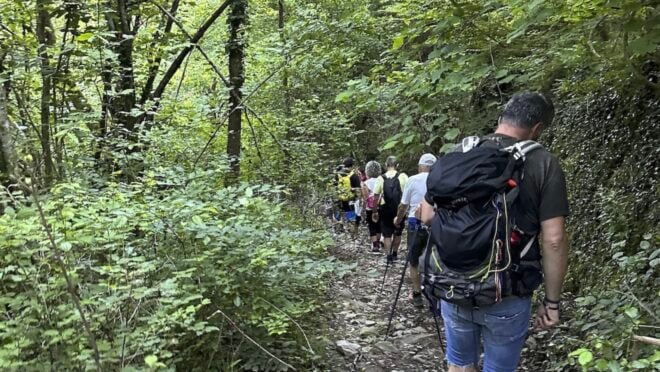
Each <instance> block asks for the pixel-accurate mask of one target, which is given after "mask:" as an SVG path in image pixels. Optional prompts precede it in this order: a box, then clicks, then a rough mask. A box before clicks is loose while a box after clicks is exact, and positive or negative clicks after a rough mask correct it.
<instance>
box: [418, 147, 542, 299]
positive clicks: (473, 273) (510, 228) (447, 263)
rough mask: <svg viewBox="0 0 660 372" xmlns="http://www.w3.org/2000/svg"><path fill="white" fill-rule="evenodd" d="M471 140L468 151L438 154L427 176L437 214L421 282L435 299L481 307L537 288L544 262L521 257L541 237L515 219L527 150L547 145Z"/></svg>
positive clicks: (432, 226)
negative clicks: (505, 144) (522, 228)
mask: <svg viewBox="0 0 660 372" xmlns="http://www.w3.org/2000/svg"><path fill="white" fill-rule="evenodd" d="M468 142H471V144H472V145H471V146H468V148H466V147H465V145H464V148H463V152H453V153H449V154H447V155H445V156H444V157H442V158H440V159H439V160H438V161H437V162H436V163H435V165H434V166H433V168H432V169H431V171H430V173H429V176H428V179H427V201H429V202H431V201H432V202H433V203H432V204H433V205H434V206H435V210H436V213H435V217H434V218H433V222H432V224H431V238H430V239H429V245H428V246H427V249H426V252H425V253H424V268H423V272H424V273H423V282H424V283H423V284H424V291H425V293H426V295H427V296H429V297H430V298H432V299H434V300H440V299H442V300H445V301H448V302H452V303H456V304H458V305H461V306H473V307H479V306H485V305H490V304H494V303H497V302H499V301H500V300H501V299H502V298H503V297H504V296H507V295H510V294H515V295H528V294H531V293H532V292H533V291H534V289H536V287H537V286H538V285H539V284H540V282H541V280H542V278H541V274H540V270H539V269H540V265H539V264H538V262H536V263H534V262H529V263H527V262H525V264H524V265H523V264H522V263H521V260H520V255H521V252H522V251H525V252H526V251H527V250H529V247H530V245H531V244H532V243H533V241H535V237H534V236H528V235H527V234H525V233H523V232H522V231H520V230H518V229H517V228H516V225H515V221H514V219H513V216H514V215H515V211H516V208H517V207H518V204H517V201H518V195H519V193H520V188H519V187H518V185H520V183H521V181H522V179H523V176H524V164H525V155H527V154H528V153H530V152H531V151H534V150H536V149H539V148H542V147H541V145H539V144H538V143H536V142H534V141H523V142H518V143H516V144H514V145H513V146H509V147H506V148H504V147H502V146H500V145H499V144H498V143H495V142H494V141H492V140H488V139H485V140H479V141H475V140H474V138H471V140H470V141H468ZM465 143H466V142H465V141H464V144H465Z"/></svg>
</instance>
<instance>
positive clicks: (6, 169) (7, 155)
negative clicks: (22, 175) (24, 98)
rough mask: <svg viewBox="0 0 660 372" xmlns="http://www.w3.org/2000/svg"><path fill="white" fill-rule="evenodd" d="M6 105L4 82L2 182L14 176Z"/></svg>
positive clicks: (0, 87) (0, 103) (0, 99)
mask: <svg viewBox="0 0 660 372" xmlns="http://www.w3.org/2000/svg"><path fill="white" fill-rule="evenodd" d="M7 106H8V105H7V92H6V91H5V84H0V150H1V151H0V173H2V177H1V180H2V182H3V183H4V182H5V181H9V180H11V179H12V178H13V177H15V176H16V149H15V147H14V137H13V136H12V133H11V132H12V131H11V123H9V117H8V115H7Z"/></svg>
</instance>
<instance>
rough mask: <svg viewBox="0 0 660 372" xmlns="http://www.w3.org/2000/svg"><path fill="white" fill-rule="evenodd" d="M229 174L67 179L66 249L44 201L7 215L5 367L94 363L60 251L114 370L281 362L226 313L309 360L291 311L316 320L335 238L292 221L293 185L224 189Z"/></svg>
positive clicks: (0, 231)
mask: <svg viewBox="0 0 660 372" xmlns="http://www.w3.org/2000/svg"><path fill="white" fill-rule="evenodd" d="M222 174H223V173H219V172H218V171H208V172H203V173H197V174H196V175H195V176H194V178H193V177H192V175H191V174H185V173H182V172H180V171H176V170H165V169H158V168H155V170H154V171H153V172H150V174H149V175H148V176H146V177H145V179H144V180H143V182H141V183H139V184H138V183H135V184H118V183H115V184H108V185H106V186H105V187H104V188H103V189H100V190H95V189H94V188H91V187H90V186H89V185H83V184H79V183H62V184H59V185H57V186H56V187H55V188H54V189H53V190H52V194H51V195H49V196H48V199H47V200H46V201H45V202H44V208H45V211H46V213H47V215H48V216H49V223H50V225H51V228H52V231H53V236H54V239H55V242H56V244H57V250H55V251H53V250H52V249H50V248H49V242H48V239H47V237H46V234H45V233H44V230H43V227H42V226H41V225H40V222H39V219H38V216H37V213H36V211H35V208H34V205H31V204H30V203H28V202H27V201H21V200H17V201H18V204H17V205H16V206H15V207H13V208H9V209H7V210H6V212H7V213H5V214H4V215H3V216H2V217H0V236H2V239H3V244H2V246H3V249H2V258H1V260H0V263H1V265H0V266H1V267H2V271H1V272H0V286H2V288H3V293H4V295H3V296H2V298H0V301H2V306H3V308H4V309H5V311H4V316H3V322H2V327H1V329H0V334H1V335H0V338H1V339H2V340H3V344H2V347H1V348H0V368H2V369H50V368H57V369H65V370H69V369H84V368H86V367H91V366H93V364H92V355H91V350H90V348H89V345H88V340H87V336H86V334H85V333H84V332H82V331H81V329H82V327H81V319H80V317H79V316H78V314H77V313H76V311H75V308H74V307H73V306H72V304H71V302H70V299H69V297H68V295H67V292H66V286H65V284H64V282H63V278H62V272H60V270H59V269H58V268H57V266H56V265H54V260H55V258H54V255H58V256H59V257H61V258H62V260H63V261H64V262H65V263H66V267H67V271H68V273H69V275H70V276H71V277H72V278H74V280H75V285H76V290H77V293H78V295H79V296H80V298H81V301H82V303H83V305H84V309H85V312H86V313H87V319H88V320H89V322H90V325H91V328H92V330H93V333H94V334H95V336H96V342H97V344H98V348H99V351H100V352H101V357H102V363H103V365H105V366H106V367H107V368H110V369H119V368H120V367H125V366H129V365H130V366H132V367H133V368H134V369H135V368H137V369H141V368H142V367H141V366H146V367H145V368H156V367H158V366H160V367H165V366H167V367H171V368H174V367H176V366H180V367H181V366H185V368H186V369H188V368H200V369H206V368H211V369H227V368H229V366H230V365H233V366H235V367H237V366H241V365H246V364H245V363H248V361H249V364H250V366H252V367H258V368H259V369H264V368H267V367H266V366H267V365H268V366H270V364H269V363H268V360H269V359H270V357H268V356H265V355H263V354H262V353H261V352H259V351H258V349H256V347H255V346H254V345H251V344H249V343H247V342H245V341H244V340H242V336H241V335H240V334H239V333H237V330H236V329H233V328H232V326H230V325H229V323H227V322H226V321H225V319H223V318H222V317H220V316H219V315H218V314H217V313H216V311H217V310H222V311H223V312H224V313H225V314H227V315H228V316H229V317H230V318H231V319H233V321H234V322H236V324H237V325H238V326H239V327H240V328H241V329H242V330H243V331H244V332H246V333H247V334H248V335H250V336H252V337H253V338H254V339H257V340H259V342H260V343H261V344H262V345H264V346H265V347H267V348H268V347H276V348H277V353H279V356H280V357H281V358H283V359H285V360H290V361H295V362H293V363H294V364H296V365H302V364H304V363H305V360H310V358H311V357H312V355H311V354H309V351H307V350H306V345H305V343H304V341H303V339H302V337H301V334H300V333H299V331H298V329H297V328H295V327H294V326H293V324H292V322H291V320H290V318H289V316H290V317H292V318H294V319H299V321H307V322H310V324H312V323H314V322H316V320H314V317H313V316H312V317H310V315H312V314H313V313H315V312H316V311H317V310H318V309H319V306H320V305H321V303H320V302H318V301H317V300H316V298H320V297H319V295H320V294H321V292H320V291H322V289H323V283H324V280H323V278H324V277H325V276H326V275H327V274H328V273H329V272H331V271H333V270H335V268H336V265H335V264H334V263H333V262H332V260H329V259H326V258H322V257H321V256H322V255H323V253H324V249H323V248H324V247H325V246H326V244H328V242H329V240H327V238H324V237H322V236H319V235H318V233H312V232H311V231H310V230H305V229H300V228H297V227H296V225H297V222H295V221H294V220H292V219H290V218H286V213H287V212H286V206H285V205H284V204H282V203H281V202H278V201H277V200H278V199H279V195H280V194H281V188H277V187H271V186H269V185H262V186H258V187H249V186H247V185H245V184H243V185H240V186H238V187H232V188H216V187H214V182H209V181H210V180H213V179H217V178H218V176H221V175H222ZM186 181H188V183H187V185H186V186H183V184H184V183H185V182H186ZM7 196H8V195H4V196H3V202H7V201H8V200H7V199H6V198H7ZM263 299H268V300H267V301H268V303H266V302H264V301H263ZM269 303H270V304H272V305H270V304H269ZM275 306H276V307H275ZM284 313H286V314H287V316H284V315H283V314H284ZM285 344H288V345H289V346H288V347H281V345H285ZM232 345H233V346H232ZM268 368H271V367H268Z"/></svg>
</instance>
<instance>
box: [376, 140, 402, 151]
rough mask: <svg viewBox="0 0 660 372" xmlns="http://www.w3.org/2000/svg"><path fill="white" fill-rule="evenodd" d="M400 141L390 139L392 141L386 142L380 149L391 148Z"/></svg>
mask: <svg viewBox="0 0 660 372" xmlns="http://www.w3.org/2000/svg"><path fill="white" fill-rule="evenodd" d="M398 143H399V141H390V142H388V143H386V144H385V145H383V147H381V148H380V149H381V150H389V149H391V148H394V146H396V145H397V144H398Z"/></svg>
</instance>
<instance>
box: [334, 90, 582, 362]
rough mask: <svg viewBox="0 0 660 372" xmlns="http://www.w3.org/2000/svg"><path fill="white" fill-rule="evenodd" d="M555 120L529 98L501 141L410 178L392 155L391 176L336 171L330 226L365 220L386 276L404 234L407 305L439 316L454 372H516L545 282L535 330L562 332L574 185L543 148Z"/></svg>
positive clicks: (510, 107)
mask: <svg viewBox="0 0 660 372" xmlns="http://www.w3.org/2000/svg"><path fill="white" fill-rule="evenodd" d="M553 118H554V106H553V104H552V101H551V100H550V99H549V98H547V97H545V96H544V95H542V94H540V93H534V92H522V93H518V94H516V95H514V96H513V97H512V98H511V99H510V100H509V102H508V103H507V104H506V106H505V108H504V110H503V111H502V113H501V115H500V117H499V119H498V122H497V128H496V130H495V131H494V133H492V134H489V135H486V136H483V137H467V138H465V139H463V140H462V141H461V143H460V144H458V145H457V146H456V147H455V148H454V149H453V150H452V151H450V152H448V153H447V154H445V155H443V156H441V157H436V156H435V155H433V154H430V153H427V154H423V155H422V156H421V157H420V158H419V160H418V162H417V174H416V175H414V176H411V177H408V175H406V173H404V172H402V171H401V170H400V169H399V162H398V159H397V158H396V157H395V156H389V157H387V159H386V160H385V164H384V169H383V167H381V164H379V163H378V162H376V161H373V160H372V161H369V162H367V164H366V165H365V166H364V168H363V170H362V169H358V168H357V167H356V164H355V161H354V159H353V158H347V159H345V160H344V161H343V163H342V164H341V165H340V166H338V167H337V169H336V177H335V185H336V187H337V190H339V191H338V195H339V197H338V201H337V208H338V211H337V212H338V213H336V214H333V215H332V216H331V218H334V219H335V220H340V219H342V218H344V219H345V220H346V221H348V223H349V224H350V226H352V227H351V230H352V233H353V234H354V235H355V234H357V232H358V227H359V225H360V224H361V222H362V214H363V213H362V212H363V211H364V212H365V213H364V218H365V219H366V224H367V225H368V230H369V236H370V239H371V245H370V249H371V251H372V252H381V251H382V252H383V253H384V256H385V264H386V265H387V266H388V267H389V266H390V265H392V264H394V263H395V262H396V261H397V259H398V252H399V246H400V244H401V236H402V233H403V230H404V228H405V227H406V226H407V233H408V235H407V237H408V238H407V248H408V250H407V251H408V255H407V258H406V267H407V266H408V264H409V265H410V279H411V282H412V293H411V294H410V300H411V301H412V303H413V304H414V305H415V306H417V307H423V306H424V303H425V302H424V297H425V298H426V299H427V300H428V303H429V304H430V305H431V307H432V310H433V313H434V316H435V315H438V314H439V315H441V316H442V319H443V321H444V326H445V338H446V340H447V348H446V351H445V358H446V360H447V364H448V367H449V371H452V372H453V371H476V370H477V369H478V368H479V367H480V366H481V368H482V369H483V370H484V371H498V372H499V371H515V370H516V368H517V366H518V364H519V360H520V354H521V350H522V348H523V345H524V343H525V339H526V337H527V334H528V329H529V319H530V317H531V312H532V295H533V294H534V292H535V291H536V289H537V288H538V287H539V286H540V285H541V284H542V283H543V284H544V297H543V299H542V300H541V301H540V303H539V305H538V309H537V313H536V318H535V321H534V328H535V329H536V330H541V329H546V328H549V327H552V326H555V325H556V324H558V322H559V312H560V296H561V287H562V284H563V281H564V277H565V275H566V271H567V266H568V258H567V257H568V239H567V235H566V231H565V218H566V217H567V216H568V214H569V206H568V198H567V192H566V181H565V176H564V173H563V171H562V169H561V167H560V165H559V161H558V160H557V158H556V157H555V156H554V155H552V154H551V153H550V152H548V151H547V150H545V149H544V148H543V147H542V146H541V145H540V144H538V143H537V142H535V141H536V140H537V139H538V138H539V136H540V134H541V131H542V130H543V129H546V128H547V127H549V126H550V125H551V124H552V121H553ZM381 236H382V237H381ZM405 270H406V269H405V268H404V273H405ZM402 275H403V274H402ZM402 280H403V276H402ZM399 289H400V288H399ZM397 299H398V293H397ZM395 305H396V300H395ZM393 311H394V310H393ZM482 353H483V360H480V359H481V356H482Z"/></svg>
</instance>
